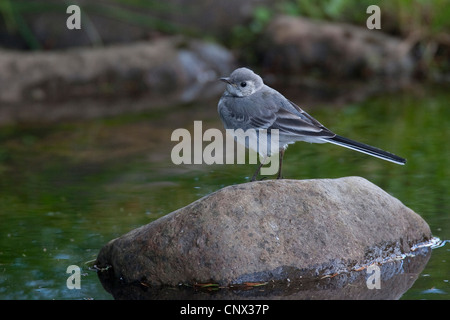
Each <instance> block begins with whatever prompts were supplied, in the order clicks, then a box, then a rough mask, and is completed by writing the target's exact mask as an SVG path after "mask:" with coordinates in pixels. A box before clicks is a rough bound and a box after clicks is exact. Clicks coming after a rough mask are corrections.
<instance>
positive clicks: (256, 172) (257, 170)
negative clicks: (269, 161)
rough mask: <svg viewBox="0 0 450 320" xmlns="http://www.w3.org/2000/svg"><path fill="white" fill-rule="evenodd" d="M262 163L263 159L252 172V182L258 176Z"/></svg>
mask: <svg viewBox="0 0 450 320" xmlns="http://www.w3.org/2000/svg"><path fill="white" fill-rule="evenodd" d="M263 165H264V161H261V163H260V164H259V166H258V169H256V171H255V173H254V174H253V177H252V180H251V181H252V182H253V181H255V180H256V178H257V177H258V174H259V172H260V171H261V167H262V166H263Z"/></svg>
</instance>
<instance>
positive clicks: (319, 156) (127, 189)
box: [0, 86, 450, 299]
mask: <svg viewBox="0 0 450 320" xmlns="http://www.w3.org/2000/svg"><path fill="white" fill-rule="evenodd" d="M290 98H291V100H293V101H295V102H298V103H299V104H300V101H302V100H301V97H298V98H296V97H292V96H290ZM448 101H450V91H449V90H448V88H437V87H426V86H423V87H419V88H414V89H413V90H405V91H402V92H396V93H386V94H382V95H378V96H375V97H371V98H370V99H367V100H365V101H362V102H357V103H349V104H345V105H341V106H338V107H336V106H334V104H333V103H321V104H319V105H315V106H314V108H312V107H305V109H306V110H307V111H308V112H309V113H311V114H312V115H313V116H314V117H316V118H317V119H318V120H319V121H320V122H322V123H323V124H324V125H325V126H327V127H329V128H330V129H332V130H333V131H335V132H337V133H339V134H340V135H343V136H347V137H349V138H353V139H355V140H359V141H361V142H366V143H370V144H372V145H374V146H377V147H379V148H382V149H386V150H389V151H391V152H394V153H396V154H398V155H400V156H404V157H406V158H407V159H408V163H407V165H406V166H397V165H394V164H391V163H388V162H384V161H381V160H379V159H376V158H371V157H368V156H366V155H363V154H359V153H356V152H353V151H350V150H347V149H344V148H339V147H337V146H333V145H310V144H306V143H297V144H295V145H292V146H290V147H289V149H288V150H287V152H286V155H285V162H284V176H285V177H286V178H292V179H313V178H338V177H343V176H362V177H364V178H366V179H368V180H370V181H371V182H373V183H375V184H377V185H378V186H380V187H381V188H383V189H384V190H386V191H388V192H389V193H391V194H392V195H393V196H395V197H397V198H398V199H400V200H401V201H402V202H403V203H404V204H405V205H407V206H408V207H410V208H411V209H413V210H414V211H415V212H417V213H419V214H420V215H421V216H422V217H423V218H424V219H425V220H426V221H427V222H428V224H429V225H430V227H431V230H432V233H433V235H434V236H435V237H438V238H440V239H441V240H446V239H450V218H449V215H448V212H449V211H450V210H449V209H450V206H449V201H448V200H449V190H450V179H449V177H450V167H449V166H448V159H450V148H448V141H449V140H450V132H449V127H450V111H449V110H450V109H449V108H448ZM216 104H217V100H213V101H210V102H206V103H202V104H201V105H200V104H199V105H190V106H179V107H174V108H171V109H167V110H160V111H153V112H147V113H143V114H136V115H128V116H121V117H114V118H108V119H100V120H92V121H84V122H71V123H65V124H55V125H31V124H30V125H26V126H8V127H3V128H0V141H1V144H0V299H112V296H111V295H110V294H109V293H108V292H106V291H105V290H104V289H103V287H102V286H101V284H100V282H99V280H98V277H97V274H96V272H95V271H94V270H92V269H90V268H89V266H90V265H91V262H92V260H94V259H95V258H96V256H97V254H98V251H99V249H100V248H101V247H102V246H103V245H104V244H106V243H107V242H108V241H109V240H111V239H113V238H115V237H118V236H120V235H122V234H124V233H126V232H128V231H130V230H132V229H134V228H136V227H138V226H141V225H143V224H146V223H149V222H150V221H152V220H154V219H156V218H158V217H161V216H163V215H164V214H166V213H169V212H171V211H173V210H176V209H178V208H180V207H183V206H185V205H187V204H189V203H190V202H192V201H195V200H197V199H198V198H200V197H202V196H204V195H207V194H209V193H210V192H213V191H216V190H218V189H220V188H222V187H225V186H227V185H230V184H237V183H243V182H247V181H248V180H249V178H250V177H251V175H252V174H253V171H254V169H255V167H254V165H222V166H221V165H213V166H207V165H195V166H194V165H180V166H175V165H174V164H172V162H171V161H170V151H171V149H172V147H173V146H174V145H175V144H176V142H171V141H170V135H171V133H172V131H173V130H174V129H176V128H187V129H189V130H192V128H193V121H194V120H203V121H204V123H203V126H204V130H205V129H207V128H222V125H221V123H220V122H219V119H218V115H217V113H216ZM449 262H450V245H449V244H447V245H444V246H442V247H440V248H436V249H434V250H433V251H432V254H431V257H430V259H429V261H428V263H427V265H426V267H425V269H424V270H423V271H422V273H421V274H420V275H418V277H417V280H416V281H415V282H414V284H413V285H412V286H411V288H409V289H408V290H407V291H406V292H405V293H404V294H403V295H402V297H401V298H402V299H449V298H450V283H449V280H450V268H449ZM70 265H77V266H79V267H81V269H82V277H81V289H79V290H77V289H73V290H70V289H68V288H67V285H66V280H67V278H68V277H69V274H68V273H66V270H67V267H68V266H70Z"/></svg>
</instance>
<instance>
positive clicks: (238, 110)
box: [219, 91, 335, 138]
mask: <svg viewBox="0 0 450 320" xmlns="http://www.w3.org/2000/svg"><path fill="white" fill-rule="evenodd" d="M274 92H275V93H274ZM219 114H220V116H221V118H222V120H223V122H224V124H225V127H226V128H234V129H236V128H241V129H243V130H247V129H268V130H270V129H278V130H279V132H280V134H287V135H292V136H311V137H318V138H330V137H333V136H335V134H334V133H333V132H331V131H330V130H328V129H327V128H325V127H324V126H323V125H322V124H321V123H320V122H318V121H317V120H315V119H314V118H313V117H311V116H310V115H309V114H307V113H306V112H305V111H303V110H302V109H301V108H300V107H298V106H297V105H295V104H294V103H292V102H290V101H289V100H287V99H286V98H284V96H282V95H281V94H280V93H278V92H276V91H273V92H269V93H268V92H265V91H262V92H261V93H257V94H253V95H251V96H249V97H245V98H235V97H222V99H221V100H220V102H219Z"/></svg>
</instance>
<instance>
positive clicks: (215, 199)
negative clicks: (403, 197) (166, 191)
mask: <svg viewBox="0 0 450 320" xmlns="http://www.w3.org/2000/svg"><path fill="white" fill-rule="evenodd" d="M430 238H431V232H430V229H429V227H428V225H427V224H426V222H425V221H424V220H423V219H422V218H421V217H420V216H419V215H417V214H416V213H414V212H413V211H412V210H410V209H409V208H407V207H406V206H404V205H403V204H402V203H401V202H400V201H399V200H397V199H395V198H393V197H392V196H390V195H389V194H387V193H386V192H384V191H383V190H381V189H380V188H378V187H377V186H375V185H373V184H372V183H370V182H369V181H367V180H365V179H363V178H359V177H348V178H341V179H334V180H329V179H324V180H301V181H297V180H269V181H260V182H254V183H246V184H241V185H234V186H229V187H226V188H223V189H221V190H219V191H217V192H215V193H212V194H210V195H208V196H206V197H204V198H202V199H199V200H198V201H195V202H193V203H192V204H190V205H188V206H186V207H184V208H181V209H179V210H177V211H174V212H172V213H170V214H168V215H166V216H164V217H162V218H160V219H158V220H156V221H154V222H152V223H150V224H148V225H145V226H143V227H140V228H137V229H135V230H133V231H131V232H129V233H128V234H126V235H124V236H122V237H120V238H117V239H114V240H112V241H111V242H109V243H108V244H107V245H105V246H104V247H103V248H102V249H101V251H100V253H99V255H98V258H97V266H98V267H99V268H107V267H108V270H109V273H110V274H109V275H108V277H109V279H111V274H112V277H113V278H116V279H120V281H121V282H122V283H125V284H126V283H135V282H138V283H145V284H148V285H150V286H154V285H172V286H174V285H177V284H179V283H187V284H193V283H196V282H199V283H206V282H214V283H219V284H221V285H229V284H236V283H243V282H258V281H268V280H285V279H288V278H289V279H298V278H301V277H302V278H305V277H313V278H316V277H323V276H327V275H333V274H336V273H341V272H346V271H349V270H352V269H357V268H360V267H362V266H364V265H367V264H370V263H373V262H383V261H384V260H385V259H388V258H392V257H396V256H399V255H402V254H404V253H408V252H410V251H411V247H412V246H413V245H414V244H417V243H419V242H422V241H425V240H428V239H430ZM101 274H102V273H101V272H100V273H99V276H100V278H101V277H102V276H101Z"/></svg>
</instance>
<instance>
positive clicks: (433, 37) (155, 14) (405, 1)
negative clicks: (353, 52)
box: [0, 0, 450, 73]
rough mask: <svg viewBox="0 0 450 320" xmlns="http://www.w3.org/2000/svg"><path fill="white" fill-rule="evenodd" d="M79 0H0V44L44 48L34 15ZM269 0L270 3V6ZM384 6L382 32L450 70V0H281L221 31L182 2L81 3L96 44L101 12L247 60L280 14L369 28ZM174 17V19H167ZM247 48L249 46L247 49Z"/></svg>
mask: <svg viewBox="0 0 450 320" xmlns="http://www.w3.org/2000/svg"><path fill="white" fill-rule="evenodd" d="M69 4H78V3H77V1H75V0H74V1H59V0H55V1H52V0H47V1H42V0H0V16H1V17H2V20H3V25H2V21H1V20H0V31H1V29H2V28H3V29H4V30H6V33H7V36H6V38H5V36H4V35H3V36H2V37H1V38H0V42H5V39H6V41H8V39H11V38H12V37H16V38H18V39H19V40H20V41H21V42H22V43H24V47H26V48H28V49H32V50H40V49H44V48H45V44H44V43H42V42H43V40H42V39H39V38H38V36H37V35H36V34H35V31H34V30H32V27H31V26H30V18H32V17H33V16H38V15H42V14H43V13H59V14H61V13H64V15H66V8H67V6H68V5H69ZM269 4H270V6H269ZM373 4H375V5H378V6H379V7H380V8H381V23H382V31H383V32H386V33H388V34H392V35H396V36H400V37H402V38H404V39H405V40H406V41H410V43H411V44H413V48H414V53H415V54H416V55H417V57H418V58H420V60H421V61H423V63H425V64H426V65H427V66H428V67H431V68H433V67H435V68H436V69H439V70H442V71H444V72H446V73H447V72H449V71H450V62H449V60H450V59H449V56H450V0H433V1H425V0H389V1H388V0H379V1H373V0H317V1H310V0H279V1H277V2H275V3H268V2H262V4H261V5H259V6H256V7H255V8H254V9H253V13H252V17H251V19H250V20H249V21H248V22H247V23H244V24H240V25H236V26H234V27H233V28H230V30H225V31H223V32H221V33H220V34H212V33H213V32H214V31H212V30H205V29H204V28H200V27H199V26H195V25H183V24H182V23H181V20H182V19H179V18H180V17H182V16H186V15H189V14H190V13H192V12H197V11H198V10H200V9H199V8H198V7H196V6H194V5H189V4H185V5H179V4H176V3H174V2H171V1H157V0H109V1H95V2H88V1H82V2H81V1H80V4H79V5H80V7H81V9H82V12H83V14H82V19H83V21H84V22H83V24H84V25H86V26H87V27H86V28H85V30H86V32H87V33H88V34H89V38H90V39H91V42H92V44H93V45H102V44H103V42H102V39H101V35H99V33H98V31H97V30H96V26H95V23H93V19H92V17H94V16H100V17H105V18H109V19H113V20H115V21H120V22H122V23H125V24H128V25H131V26H135V27H138V28H141V29H142V30H145V31H148V32H157V33H160V34H183V35H189V36H195V37H202V38H208V39H213V40H214V41H216V42H219V43H222V44H224V45H226V46H228V47H230V48H232V49H240V50H239V51H240V54H242V59H243V60H245V61H246V62H247V63H252V62H256V61H257V57H256V55H257V52H254V51H255V50H253V51H252V50H248V48H257V46H255V43H257V41H258V39H260V36H261V34H262V33H263V31H264V28H265V27H266V26H267V24H268V23H270V21H271V20H272V18H273V17H274V16H275V15H277V14H288V15H295V16H305V17H310V18H314V19H321V20H327V21H338V22H347V23H352V24H355V25H360V26H365V25H366V20H367V18H368V16H369V14H367V13H366V9H367V7H368V6H370V5H373ZM168 17H169V18H168ZM243 48H244V50H242V49H243Z"/></svg>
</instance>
